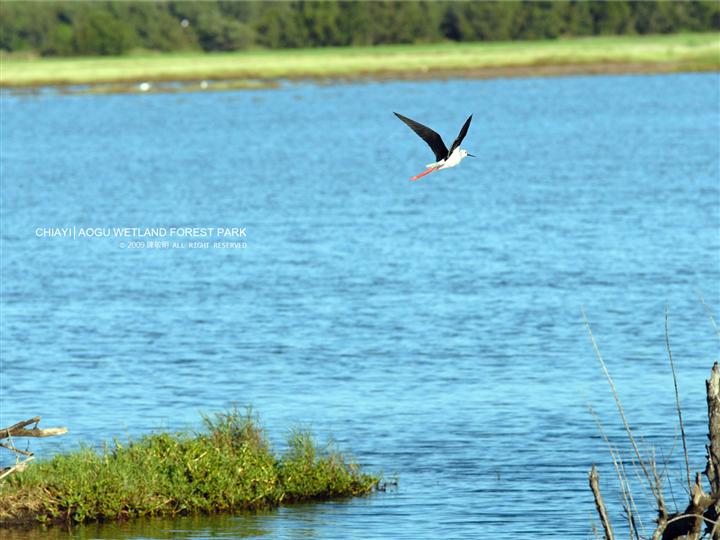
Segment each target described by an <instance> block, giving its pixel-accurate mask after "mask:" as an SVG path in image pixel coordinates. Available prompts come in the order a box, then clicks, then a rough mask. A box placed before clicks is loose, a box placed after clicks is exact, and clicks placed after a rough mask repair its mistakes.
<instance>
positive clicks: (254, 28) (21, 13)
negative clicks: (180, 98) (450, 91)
mask: <svg viewBox="0 0 720 540" xmlns="http://www.w3.org/2000/svg"><path fill="white" fill-rule="evenodd" d="M719 29H720V2H717V1H715V0H707V1H706V0H698V1H669V2H668V1H657V2H655V1H643V2H629V1H626V2H622V1H613V2H607V1H574V0H568V1H553V2H538V1H522V2H479V1H475V2H470V1H405V2H397V1H371V2H354V1H340V0H328V1H305V0H294V1H279V2H277V1H276V2H262V1H245V2H230V1H203V2H172V1H170V2H127V1H117V2H11V1H4V2H2V3H1V4H0V50H3V51H8V52H19V51H27V52H32V53H37V54H41V55H44V56H80V55H119V54H124V53H127V52H129V51H132V50H137V49H146V50H156V51H166V52H167V51H186V50H203V51H236V50H245V49H253V48H269V49H280V48H296V47H326V46H346V45H379V44H389V43H436V42H441V41H500V40H522V39H554V38H560V37H569V36H591V35H608V34H609V35H613V34H615V35H621V34H659V33H674V32H683V31H695V32H700V31H717V30H719Z"/></svg>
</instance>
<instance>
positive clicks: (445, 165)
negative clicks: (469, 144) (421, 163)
mask: <svg viewBox="0 0 720 540" xmlns="http://www.w3.org/2000/svg"><path fill="white" fill-rule="evenodd" d="M467 155H468V153H467V150H463V149H462V148H456V149H455V150H453V153H452V154H450V157H449V158H447V159H441V160H440V161H436V162H435V163H430V164H428V165H426V167H427V168H428V169H430V168H432V169H449V168H451V167H456V166H457V165H460V162H461V161H462V160H463V158H465V157H467Z"/></svg>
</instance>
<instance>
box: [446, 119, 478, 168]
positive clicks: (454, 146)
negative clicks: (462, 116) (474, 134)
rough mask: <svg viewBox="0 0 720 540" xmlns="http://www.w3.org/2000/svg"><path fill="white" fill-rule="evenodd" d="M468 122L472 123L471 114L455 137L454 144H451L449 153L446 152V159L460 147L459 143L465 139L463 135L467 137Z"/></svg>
mask: <svg viewBox="0 0 720 540" xmlns="http://www.w3.org/2000/svg"><path fill="white" fill-rule="evenodd" d="M470 122H472V114H471V115H470V118H468V119H467V120H465V125H464V126H463V127H462V129H461V130H460V134H459V135H458V136H457V139H455V142H454V143H452V146H451V147H450V152H448V157H450V154H452V153H453V151H454V150H455V149H456V148H457V147H458V146H460V143H461V142H462V140H463V139H464V138H465V135H467V132H468V128H469V127H470Z"/></svg>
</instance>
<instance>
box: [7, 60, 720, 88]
mask: <svg viewBox="0 0 720 540" xmlns="http://www.w3.org/2000/svg"><path fill="white" fill-rule="evenodd" d="M673 73H720V66H712V65H687V64H683V63H677V62H666V63H651V62H647V63H586V64H549V65H540V66H538V65H528V66H497V67H478V68H472V69H433V70H419V71H408V70H403V71H393V70H388V71H379V72H357V73H353V74H344V75H335V76H333V75H322V76H320V75H312V74H303V75H296V76H292V77H282V78H261V77H232V76H228V77H222V78H212V77H207V78H200V79H199V78H196V77H188V78H139V79H129V80H124V81H115V80H98V81H94V82H88V83H77V82H57V81H55V82H49V81H42V82H38V83H33V84H32V85H4V86H3V85H0V91H1V92H2V93H3V94H9V95H33V94H38V93H40V92H42V91H49V92H50V93H53V94H61V95H88V94H89V95H103V94H153V93H155V94H157V93H186V92H218V91H229V90H267V89H273V88H281V87H282V86H284V85H285V84H287V83H303V82H305V83H311V84H313V83H314V84H319V85H332V84H352V83H371V82H375V83H383V82H403V81H404V82H410V81H443V80H451V79H468V80H497V79H518V78H527V79H530V78H554V77H575V76H601V75H670V74H673Z"/></svg>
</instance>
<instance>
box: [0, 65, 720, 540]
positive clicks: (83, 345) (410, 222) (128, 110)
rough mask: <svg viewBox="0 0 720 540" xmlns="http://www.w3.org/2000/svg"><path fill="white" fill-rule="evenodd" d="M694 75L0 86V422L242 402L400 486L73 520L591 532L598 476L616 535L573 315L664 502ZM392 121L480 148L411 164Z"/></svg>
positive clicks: (696, 173) (258, 533) (706, 258)
mask: <svg viewBox="0 0 720 540" xmlns="http://www.w3.org/2000/svg"><path fill="white" fill-rule="evenodd" d="M719 82H720V80H719V76H718V74H716V73H713V74H682V75H662V76H612V77H605V76H603V77H569V78H557V79H513V80H489V81H471V80H449V81H436V82H386V83H362V84H348V85H342V84H341V85H335V86H317V85H313V84H289V85H286V86H284V87H282V88H280V89H275V90H261V91H238V92H225V93H193V94H159V95H113V96H57V95H43V96H34V97H18V96H11V95H4V96H3V97H2V98H1V99H0V104H1V107H2V110H1V112H2V139H1V143H2V218H1V220H2V221H1V225H2V240H1V242H2V243H1V245H0V247H1V248H2V256H1V264H2V305H1V307H2V314H1V323H2V327H1V329H2V340H1V350H0V352H1V353H2V370H1V371H2V380H1V382H0V392H1V396H0V406H1V407H0V424H1V425H7V424H10V423H13V422H15V421H18V420H20V419H24V418H27V417H31V416H34V415H37V414H39V415H42V416H43V424H44V425H45V426H48V427H49V426H59V425H65V426H68V427H69V429H70V432H69V433H68V434H67V435H65V436H64V437H59V438H55V439H47V440H34V441H32V449H33V450H35V451H37V452H38V454H39V455H41V456H49V455H52V453H53V452H56V451H58V450H62V449H71V448H74V447H76V446H77V445H79V444H80V443H82V442H87V443H92V444H94V443H98V442H100V441H104V440H109V439H111V438H113V437H120V438H125V437H127V436H128V435H129V436H136V435H139V434H143V433H149V432H152V431H155V430H165V429H173V430H174V429H192V428H196V427H198V426H199V415H200V413H201V412H214V411H222V410H224V409H226V408H228V407H230V406H231V405H233V404H238V405H240V406H245V405H252V406H253V407H254V408H255V409H256V410H257V411H258V413H259V414H260V416H261V419H262V423H263V425H264V427H265V428H266V429H267V432H268V435H269V436H270V438H271V439H272V441H273V443H274V444H275V445H276V446H277V447H279V448H281V447H282V445H283V441H284V439H285V437H286V435H287V434H288V432H289V431H290V429H291V428H293V427H294V426H297V425H302V426H306V427H310V428H311V429H312V430H313V431H314V433H315V434H316V435H317V436H318V437H319V438H320V439H321V440H325V439H327V438H330V437H331V438H332V439H333V440H334V441H335V442H336V444H337V446H338V447H339V448H341V449H343V450H347V451H349V452H351V453H352V454H353V455H354V457H355V458H356V459H357V461H358V462H360V463H361V464H362V465H364V466H365V467H367V468H368V469H369V470H372V471H376V472H382V473H384V474H385V475H386V476H389V477H390V476H393V475H395V474H397V475H398V477H399V486H398V489H397V490H391V491H389V492H387V493H379V494H376V495H373V496H370V497H367V498H361V499H356V500H351V501H342V502H331V503H326V504H316V505H309V506H298V507H288V508H282V509H280V510H278V511H275V512H269V513H263V514H258V515H253V516H218V517H211V518H187V519H180V520H173V521H157V522H153V523H148V522H133V523H130V524H122V525H119V526H118V525H106V526H90V527H84V528H80V529H78V530H77V531H74V532H73V533H71V536H76V537H78V538H97V537H104V538H175V537H177V538H210V537H213V538H215V537H228V538H239V537H268V538H287V539H290V538H322V539H335V538H365V539H372V538H382V539H386V538H396V539H402V538H407V539H421V538H427V539H432V538H439V537H447V538H511V537H514V538H519V537H522V538H566V539H585V538H588V537H589V536H590V521H591V520H592V519H594V506H593V503H592V496H591V494H590V492H589V490H588V488H587V473H588V471H589V468H590V466H591V464H592V463H597V464H598V465H599V468H600V474H601V477H602V485H603V489H605V490H606V499H607V500H608V504H609V505H610V506H611V507H613V512H614V513H613V517H614V519H615V521H616V522H617V524H618V525H620V522H621V518H620V512H619V501H618V498H617V492H616V491H615V483H614V481H613V478H614V472H613V469H612V465H611V463H610V458H609V454H608V452H607V450H606V447H605V446H604V443H603V442H602V440H601V439H600V438H599V435H598V428H597V426H596V425H595V423H594V420H593V418H592V416H591V414H590V413H589V412H588V404H591V405H592V406H593V408H594V409H595V410H596V411H597V413H598V414H599V416H600V417H601V418H602V421H603V424H604V427H605V430H606V431H607V432H608V434H609V435H610V437H611V438H612V439H613V440H616V441H618V442H622V441H623V440H624V438H623V436H622V431H621V424H620V421H619V419H618V416H617V412H616V410H615V409H614V404H613V402H612V396H611V394H610V391H609V388H608V385H607V383H606V382H605V381H604V379H603V376H602V372H601V370H600V367H599V365H598V362H597V360H596V359H595V356H594V353H593V349H592V345H591V342H590V339H589V337H588V333H587V330H586V328H585V326H584V323H583V316H582V313H583V310H584V311H585V313H586V314H587V318H588V320H589V321H590V324H591V325H592V329H593V332H594V334H595V336H596V338H597V340H598V344H599V346H600V348H601V350H602V352H603V355H604V357H605V359H606V361H607V363H608V366H609V368H610V370H611V372H612V374H613V375H614V377H615V382H616V384H617V386H618V390H619V392H620V395H621V398H622V399H623V401H624V404H625V407H626V412H627V414H628V417H629V418H630V420H631V422H632V423H633V426H634V427H635V429H636V430H637V432H638V434H639V435H641V436H642V437H643V438H644V441H645V444H646V446H647V447H651V446H656V447H657V449H658V453H660V452H663V454H662V455H665V456H667V455H670V454H672V459H671V465H670V467H669V469H668V470H669V475H670V479H671V480H672V481H673V482H674V483H675V494H676V496H677V497H678V499H680V500H681V503H680V504H683V505H684V498H683V495H682V488H681V487H680V486H681V484H682V469H681V465H680V463H681V460H680V451H679V450H678V449H677V448H675V450H674V453H673V451H672V449H673V446H674V445H675V443H676V442H677V440H676V437H677V434H678V428H677V422H676V417H675V413H674V394H673V389H672V379H671V376H670V371H669V366H668V362H667V353H666V351H665V342H664V310H665V307H666V306H668V308H669V316H670V318H669V325H670V339H671V345H672V351H673V356H674V359H675V362H676V365H677V368H678V370H679V384H680V391H681V396H682V401H683V408H684V411H685V422H686V431H687V432H688V436H689V441H688V444H689V450H690V458H691V465H692V467H693V468H694V469H698V470H700V469H702V468H703V467H704V452H705V451H704V446H703V445H704V442H705V433H706V416H705V414H706V409H705V397H704V379H705V378H707V376H708V374H709V369H710V367H711V365H712V362H713V360H715V359H717V358H718V338H717V336H716V334H715V331H714V330H713V327H712V323H711V321H710V319H709V317H708V315H707V313H706V311H705V309H704V307H703V305H702V303H701V302H700V300H699V297H701V296H702V297H703V298H704V300H705V302H707V304H708V306H710V309H712V310H714V312H715V314H717V313H718V310H720V286H719V284H720V234H719V232H720V177H719V169H720V150H719V148H720V128H719V124H718V118H719V114H720V111H719V107H720V105H719V103H720V96H719V95H718V93H719V91H718V88H720V85H719ZM392 111H398V112H400V113H402V114H405V115H407V116H409V117H411V118H414V119H417V120H419V121H421V122H424V123H427V124H429V125H431V126H432V127H434V128H435V129H437V130H438V131H439V132H440V133H441V134H443V136H444V137H445V139H446V142H448V143H449V142H450V141H452V139H453V138H454V136H455V134H456V133H457V131H458V129H459V128H460V126H461V125H462V122H463V121H464V120H465V118H466V117H467V115H468V114H469V113H474V115H475V116H474V121H473V125H472V127H471V129H470V132H469V134H468V136H467V138H466V140H465V143H464V144H463V147H465V148H467V149H468V150H469V151H470V152H471V153H473V154H475V155H477V156H478V159H475V160H473V159H466V160H465V161H464V162H463V163H462V164H461V165H460V166H459V167H457V168H455V169H451V170H449V171H441V172H438V173H435V174H433V175H430V176H428V177H426V178H424V179H423V180H421V181H420V182H417V183H411V182H408V178H409V177H410V176H413V175H414V174H416V173H418V172H420V171H422V170H423V166H424V164H425V163H428V162H430V161H431V159H432V154H431V152H430V151H429V149H428V148H427V147H425V146H424V144H423V143H422V141H420V139H418V138H417V137H416V136H415V135H414V134H413V133H412V132H411V131H410V130H409V129H408V128H407V127H406V126H404V125H403V124H402V123H401V122H399V121H398V120H397V119H396V118H395V117H394V116H393V114H392ZM52 227H70V228H72V227H75V229H76V231H77V229H80V228H86V227H105V228H112V227H140V228H144V227H165V228H168V229H169V228H170V227H242V228H245V229H246V235H247V236H246V237H245V238H241V239H238V238H235V239H234V240H239V241H243V242H246V243H247V247H245V248H212V247H210V248H208V249H190V248H187V247H185V248H180V247H177V248H172V246H169V247H168V248H166V249H163V248H147V247H145V248H134V247H128V246H127V245H126V247H125V248H123V247H121V245H120V244H121V242H122V241H124V240H123V239H120V238H114V237H110V238H108V237H101V238H77V237H76V238H75V239H72V238H50V237H44V236H42V234H43V233H42V232H40V233H38V231H37V230H38V228H40V229H43V228H52ZM39 234H40V236H39ZM144 240H146V239H143V238H136V239H134V241H144ZM174 240H178V239H177V238H176V239H174ZM182 240H183V239H179V241H182ZM628 457H629V455H628ZM638 489H639V488H638ZM640 499H641V500H642V497H640ZM671 506H672V505H671ZM648 521H649V519H648ZM646 523H647V522H646ZM648 524H649V523H648ZM48 534H52V535H55V536H57V537H64V536H67V533H64V532H61V531H57V530H55V531H53V532H52V533H48Z"/></svg>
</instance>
